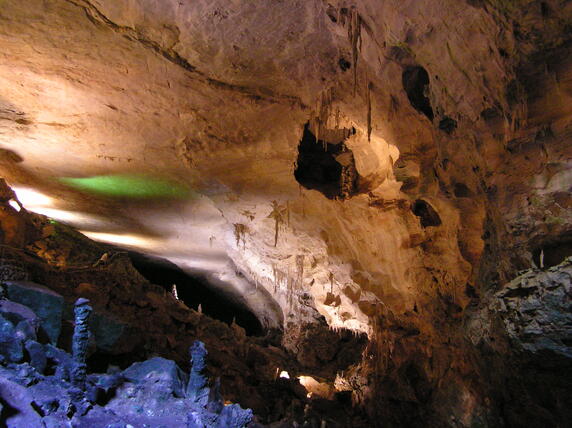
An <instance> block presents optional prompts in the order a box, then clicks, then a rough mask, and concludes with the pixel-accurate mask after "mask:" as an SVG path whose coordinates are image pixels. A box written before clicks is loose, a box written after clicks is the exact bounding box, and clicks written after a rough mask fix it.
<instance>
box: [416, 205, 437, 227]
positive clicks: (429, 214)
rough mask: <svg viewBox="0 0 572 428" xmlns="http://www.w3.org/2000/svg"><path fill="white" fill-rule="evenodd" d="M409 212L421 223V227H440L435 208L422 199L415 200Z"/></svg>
mask: <svg viewBox="0 0 572 428" xmlns="http://www.w3.org/2000/svg"><path fill="white" fill-rule="evenodd" d="M411 211H412V212H413V214H415V215H416V216H417V217H419V220H420V221H421V226H423V227H429V226H441V217H439V214H438V213H437V211H435V208H433V207H432V206H431V205H430V204H429V203H428V202H426V201H424V200H423V199H417V200H416V201H415V202H414V203H413V205H412V207H411Z"/></svg>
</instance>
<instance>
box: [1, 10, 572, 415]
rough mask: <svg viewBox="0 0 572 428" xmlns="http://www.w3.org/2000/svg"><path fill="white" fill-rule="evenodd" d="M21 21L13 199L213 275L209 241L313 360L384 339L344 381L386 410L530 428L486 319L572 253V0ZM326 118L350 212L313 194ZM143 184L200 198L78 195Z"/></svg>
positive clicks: (270, 318)
mask: <svg viewBox="0 0 572 428" xmlns="http://www.w3.org/2000/svg"><path fill="white" fill-rule="evenodd" d="M1 5H2V9H1V10H0V24H1V25H0V44H1V45H2V47H3V49H2V51H1V52H0V55H2V58H3V61H2V64H1V65H0V79H1V81H2V85H1V89H0V103H1V106H0V109H1V118H0V131H1V134H0V143H1V144H2V152H1V155H2V156H1V159H0V162H1V165H2V170H3V175H4V176H5V177H6V178H7V179H8V180H9V182H10V183H11V184H13V185H15V186H17V187H18V186H19V187H32V188H34V189H36V190H39V191H41V192H43V193H45V194H47V195H50V196H51V197H53V198H54V206H55V208H57V209H58V210H60V212H61V211H63V212H65V213H76V214H77V213H81V214H83V215H84V217H83V218H80V219H77V218H76V224H75V225H76V226H77V227H78V228H80V229H82V230H85V231H88V232H89V231H91V232H111V233H121V234H127V233H129V234H137V236H138V237H140V238H144V239H145V241H144V242H143V244H141V243H137V242H136V243H135V244H134V246H135V247H139V249H145V250H146V251H147V252H150V253H153V254H155V255H159V256H164V257H166V258H169V259H170V260H172V261H173V262H175V263H177V264H179V265H182V266H185V265H186V266H187V267H188V266H191V265H192V266H194V267H196V265H197V263H198V262H196V261H191V260H190V256H189V255H188V254H189V251H190V249H189V242H192V251H193V252H194V253H197V254H207V253H208V254H209V255H210V256H212V259H216V263H213V264H212V266H211V267H208V268H206V270H207V272H211V273H213V272H214V273H213V275H215V276H216V278H215V279H216V280H221V281H223V285H222V287H223V288H224V287H225V286H228V287H231V288H233V292H234V293H238V294H242V295H248V296H252V297H251V298H250V301H249V304H250V305H251V308H252V309H253V311H254V312H255V313H258V315H259V317H260V319H261V320H262V322H263V323H264V324H265V325H266V326H273V327H276V326H278V325H279V324H281V323H283V324H282V326H281V327H283V328H284V330H285V336H284V337H285V338H287V340H286V343H285V344H286V346H287V347H290V348H291V349H296V346H297V345H296V340H297V339H296V338H297V337H299V336H300V333H296V331H297V330H296V329H297V325H299V324H308V325H309V326H311V325H314V324H316V323H320V322H321V320H322V318H321V317H322V316H323V317H325V320H326V321H327V324H328V325H329V326H331V327H332V328H340V329H350V330H353V331H357V332H365V333H367V334H368V335H369V337H370V339H371V343H370V347H369V351H368V352H369V354H367V355H366V357H368V358H365V359H364V361H363V362H362V364H361V366H359V367H356V368H355V370H354V371H353V372H351V373H346V375H345V377H344V376H341V377H340V379H339V380H338V382H339V383H340V384H344V385H346V387H347V388H349V389H351V390H353V391H354V399H355V400H356V401H357V402H360V403H362V404H364V405H366V406H367V407H368V408H369V409H370V411H371V413H372V414H374V415H377V416H381V417H382V418H384V419H385V420H388V421H392V423H394V424H396V425H399V424H400V423H403V418H407V417H409V416H408V415H410V417H412V418H414V419H415V420H412V421H409V422H408V423H409V424H413V423H415V421H417V422H419V423H421V422H422V421H427V420H431V421H435V423H436V424H446V423H449V424H453V422H451V419H450V415H451V414H453V417H454V418H455V419H454V424H459V425H460V426H470V425H471V424H472V423H476V422H475V421H480V422H479V423H483V424H489V425H490V426H494V425H495V422H494V421H498V420H499V418H500V419H503V418H505V420H506V423H507V424H509V425H510V424H511V423H512V422H511V421H512V420H513V419H511V418H513V417H514V416H511V415H514V414H515V412H513V411H510V410H504V411H503V410H502V409H503V408H504V409H507V408H508V409H510V406H511V401H510V400H509V399H508V398H506V397H499V396H498V394H494V391H492V389H491V388H489V386H490V385H492V384H494V382H493V383H491V382H492V381H491V380H490V379H488V377H487V376H485V375H484V372H486V367H482V366H481V365H480V364H479V361H480V360H481V359H482V358H484V357H483V355H482V352H485V351H483V350H482V349H479V348H476V347H475V346H474V344H472V342H471V341H470V340H469V339H468V338H467V337H466V331H465V325H466V323H467V322H468V321H466V320H467V319H471V317H472V316H473V315H472V314H473V311H474V307H475V306H479V305H482V304H484V303H483V302H486V301H487V299H488V298H489V297H488V296H490V295H492V294H494V293H496V292H497V291H498V290H501V289H503V287H504V286H505V284H507V283H509V281H510V280H512V279H513V278H515V277H516V275H517V273H518V271H520V270H522V269H527V268H531V267H533V266H534V264H536V266H537V267H539V268H540V267H541V266H539V264H540V254H541V253H542V254H543V260H544V257H547V259H546V260H547V263H548V262H549V260H548V259H549V258H550V257H551V256H550V254H555V253H558V254H557V255H554V257H555V258H556V259H557V260H556V262H560V261H562V258H563V257H564V256H566V255H567V253H566V251H565V249H564V250H554V251H553V250H551V248H565V246H566V245H569V242H570V236H571V235H570V233H571V230H570V227H571V226H570V225H571V224H572V222H571V218H570V210H569V208H570V203H571V201H570V187H571V175H570V173H569V170H570V168H569V158H570V144H569V140H570V137H571V134H570V132H571V131H570V130H571V129H572V128H571V115H570V113H571V112H570V105H572V103H570V97H571V96H572V91H571V82H572V78H571V76H572V62H571V61H570V60H569V59H568V58H570V55H569V54H568V53H569V51H570V34H571V33H570V22H572V21H571V19H572V6H571V4H570V2H568V1H557V0H552V1H535V0H534V1H530V0H519V1H496V0H495V1H492V0H491V1H489V0H482V1H466V2H465V1H461V2H460V1H453V0H446V1H440V2H436V1H430V0H427V1H423V2H419V1H398V0H386V1H373V0H356V1H331V2H322V1H296V0H288V1H281V2H273V3H272V4H269V5H266V6H265V7H264V8H261V7H257V5H255V4H253V3H252V2H247V1H240V0H237V1H233V2H227V1H193V2H190V1H174V0H173V1H171V0H169V1H156V0H140V1H130V2H122V3H118V2H114V1H106V0H100V1H83V0H57V1H54V2H41V1H35V0H30V1H28V2H27V3H26V5H25V7H22V5H21V2H17V1H11V0H4V1H2V2H1ZM308 123H309V126H310V128H311V130H312V132H313V133H314V135H315V137H316V139H317V140H318V141H326V140H328V139H329V138H332V135H333V134H335V132H336V131H337V130H340V129H353V130H355V132H354V133H352V135H348V136H347V138H346V140H345V146H346V147H347V149H348V150H350V151H351V153H352V156H353V164H354V166H355V171H356V173H357V186H356V189H355V192H353V194H352V195H351V197H349V198H328V197H326V196H325V195H323V194H322V193H320V192H319V191H318V190H310V189H306V188H304V187H303V186H301V185H300V184H299V183H298V182H297V181H296V179H295V174H294V171H295V169H296V165H295V162H296V160H297V159H298V146H299V144H300V141H301V140H302V138H303V133H304V127H305V125H306V124H308ZM141 172H145V173H146V174H150V175H156V176H160V177H167V178H169V179H171V180H174V181H175V182H177V183H184V184H186V185H189V186H190V187H191V188H192V189H193V192H195V196H194V197H193V198H190V199H189V200H185V201H183V202H181V201H177V202H173V201H159V202H156V203H155V202H154V203H153V204H151V205H150V204H143V203H141V201H133V200H125V199H121V200H117V199H113V198H102V197H97V196H93V195H89V194H85V193H81V192H77V191H75V190H73V189H70V188H68V187H65V186H64V185H62V184H61V183H60V182H59V181H57V180H55V178H57V177H69V176H86V175H101V174H119V173H141ZM205 207H208V208H205ZM30 208H31V209H33V207H30ZM197 212H201V213H203V214H201V215H202V217H201V216H198V215H196V213H197ZM206 213H208V214H206ZM94 217H97V218H98V219H104V220H106V221H107V222H103V224H98V225H97V226H93V222H91V223H90V222H89V221H87V220H86V219H93V218H94ZM207 217H208V219H209V220H208V221H206V218H207ZM178 218H182V220H179V219H178ZM213 219H215V220H213ZM109 220H112V221H111V222H109ZM186 220H188V221H186ZM200 221H203V222H204V223H200ZM191 223H194V224H197V223H200V224H199V226H200V227H196V228H195V229H192V228H193V227H194V226H192V224H191ZM199 229H200V230H199ZM185 230H187V231H190V230H192V231H193V232H192V233H190V232H188V233H187V234H185V233H184V232H182V231H185ZM547 255H548V256H547ZM568 255H569V254H568ZM201 260H202V259H201ZM535 260H536V261H535ZM191 262H192V263H191ZM201 263H203V265H204V264H205V262H204V260H203V261H201ZM228 284H230V285H228ZM259 287H260V289H259ZM259 290H260V292H259ZM262 290H265V291H264V293H262ZM265 293H268V294H269V295H270V296H271V298H272V299H273V300H274V301H276V302H278V304H279V306H280V309H279V310H278V311H280V312H281V313H280V314H277V313H276V311H266V309H265V308H267V307H268V305H266V303H267V302H268V301H269V300H268V299H267V298H266V297H264V296H266V294H265ZM282 320H283V321H282ZM498 329H499V335H501V336H502V334H501V333H502V331H503V330H502V325H501V327H498ZM499 340H500V339H499ZM507 343H508V342H507ZM510 349H511V348H510V346H508V345H507V348H506V349H501V350H498V351H496V353H495V354H494V355H495V356H494V357H492V360H494V361H502V360H504V359H510V355H512V354H511V352H512V351H511V350H510ZM499 367H502V364H501V363H499ZM499 385H500V384H497V386H496V388H497V389H498V388H502V386H499ZM522 387H523V386H522V385H521V384H518V385H515V386H514V388H515V390H516V389H518V388H522ZM511 388H512V387H511ZM509 396H510V394H509ZM372 397H377V398H379V397H381V399H380V400H376V401H375V403H374V402H373V401H372ZM503 400H504V401H503ZM376 403H377V404H376ZM522 408H523V409H526V406H523V407H522ZM503 412H504V413H503ZM445 421H447V422H445ZM410 426H413V425H410ZM436 426H437V425H436Z"/></svg>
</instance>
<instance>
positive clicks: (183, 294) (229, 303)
mask: <svg viewBox="0 0 572 428" xmlns="http://www.w3.org/2000/svg"><path fill="white" fill-rule="evenodd" d="M129 257H130V259H131V262H132V263H133V266H134V267H135V269H137V270H138V271H139V273H141V275H143V276H144V277H145V278H146V279H147V280H148V281H150V282H152V283H153V284H157V285H160V286H162V287H163V288H165V290H166V291H168V292H169V293H170V292H171V291H172V287H173V284H176V286H177V294H178V298H179V299H180V300H181V301H182V302H184V303H185V304H186V305H187V306H188V307H189V308H193V309H195V310H198V307H199V304H200V305H201V308H202V312H203V313H204V314H206V315H208V316H210V317H212V318H215V319H218V320H220V321H223V322H225V323H226V324H230V323H232V321H233V319H234V320H235V321H236V323H237V324H238V325H239V326H241V327H242V328H244V329H245V330H246V333H247V334H248V335H254V336H259V335H262V334H264V329H263V327H262V324H261V323H260V321H259V320H258V318H257V317H256V316H255V315H254V314H253V313H252V312H251V311H250V310H249V308H247V307H246V306H245V305H240V304H238V303H237V302H235V301H233V300H231V299H230V298H228V297H227V296H225V295H223V294H222V293H220V292H218V291H217V290H215V289H214V288H213V287H212V286H210V285H209V283H208V282H207V281H206V280H205V279H203V278H200V277H194V276H191V275H189V274H188V273H187V272H185V271H183V270H182V269H181V268H179V267H178V266H177V265H175V264H173V263H171V262H169V261H168V260H164V259H160V258H156V257H150V256H146V255H143V254H139V253H135V252H130V253H129Z"/></svg>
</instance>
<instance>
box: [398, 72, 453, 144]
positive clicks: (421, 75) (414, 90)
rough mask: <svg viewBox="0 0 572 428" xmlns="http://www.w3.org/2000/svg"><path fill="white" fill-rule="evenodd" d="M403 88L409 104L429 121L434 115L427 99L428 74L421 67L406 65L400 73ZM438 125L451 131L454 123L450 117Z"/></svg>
mask: <svg viewBox="0 0 572 428" xmlns="http://www.w3.org/2000/svg"><path fill="white" fill-rule="evenodd" d="M402 82H403V89H405V92H406V93H407V98H408V99H409V102H410V103H411V106H412V107H413V108H414V109H415V110H417V111H418V112H420V113H423V114H424V115H425V116H427V118H428V119H429V120H430V121H433V117H434V116H435V115H434V113H433V108H432V107H431V100H430V99H429V96H428V94H429V74H427V70H425V69H424V68H423V67H420V66H416V67H407V68H406V69H405V70H403V75H402ZM439 127H440V128H441V129H443V130H446V131H447V132H449V133H450V132H452V130H453V129H454V127H455V125H454V124H453V122H452V121H451V119H443V120H442V121H441V123H440V125H439ZM449 130H450V131H449Z"/></svg>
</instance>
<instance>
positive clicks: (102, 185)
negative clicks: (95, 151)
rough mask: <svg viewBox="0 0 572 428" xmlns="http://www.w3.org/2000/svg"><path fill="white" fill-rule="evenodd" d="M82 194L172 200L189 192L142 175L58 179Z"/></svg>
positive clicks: (172, 184)
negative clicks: (82, 192)
mask: <svg viewBox="0 0 572 428" xmlns="http://www.w3.org/2000/svg"><path fill="white" fill-rule="evenodd" d="M59 180H60V181H61V182H62V183H64V184H67V185H68V186H70V187H73V188H75V189H78V190H82V191H84V192H89V193H95V194H98V195H103V196H111V197H116V198H133V199H148V198H172V199H183V198H187V197H189V196H190V193H191V192H190V190H189V189H188V188H187V187H185V186H182V185H180V184H177V183H174V182H171V181H167V180H163V179H157V178H150V177H146V176H143V175H99V176H95V177H86V178H71V177H62V178H60V179H59Z"/></svg>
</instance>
